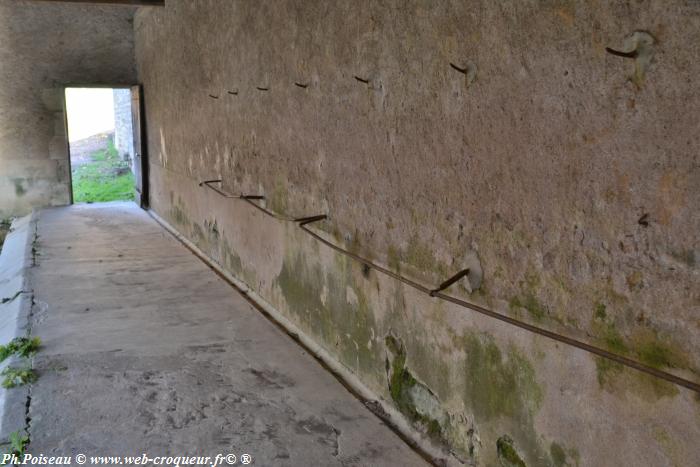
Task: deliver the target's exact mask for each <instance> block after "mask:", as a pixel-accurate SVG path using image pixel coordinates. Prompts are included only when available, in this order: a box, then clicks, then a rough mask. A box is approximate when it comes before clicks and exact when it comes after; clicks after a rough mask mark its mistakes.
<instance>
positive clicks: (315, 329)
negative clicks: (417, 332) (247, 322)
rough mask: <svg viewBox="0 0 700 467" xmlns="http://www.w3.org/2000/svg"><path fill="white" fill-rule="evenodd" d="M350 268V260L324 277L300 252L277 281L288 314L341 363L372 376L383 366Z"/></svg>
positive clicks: (368, 312) (285, 265)
mask: <svg viewBox="0 0 700 467" xmlns="http://www.w3.org/2000/svg"><path fill="white" fill-rule="evenodd" d="M351 267H353V265H352V264H350V263H348V262H347V261H346V262H344V263H342V264H341V265H340V268H339V269H340V271H334V272H328V273H324V271H322V269H321V267H320V266H318V265H315V266H313V267H309V265H308V264H307V262H306V260H305V259H304V258H303V256H302V255H301V254H293V255H291V257H288V258H287V259H285V261H284V263H283V265H282V270H281V272H280V274H279V276H278V277H277V281H276V282H277V285H278V286H279V288H280V290H281V292H282V295H283V296H284V298H285V301H286V302H287V306H288V308H289V311H290V313H292V314H293V315H295V316H296V318H297V320H299V321H300V322H301V323H302V324H303V326H304V328H305V329H309V330H311V332H312V333H313V334H314V335H316V336H317V337H320V338H321V339H322V341H323V343H324V344H325V345H327V346H329V347H330V348H334V349H335V350H336V352H337V353H338V355H339V357H340V360H341V361H342V362H343V364H345V365H347V366H348V367H350V368H354V369H356V370H358V371H359V372H360V374H362V375H365V376H367V377H371V376H372V375H376V374H377V364H378V363H379V362H381V358H380V357H379V354H378V349H377V346H376V345H374V344H373V336H374V335H375V333H376V324H375V321H374V315H373V313H372V311H371V310H370V308H369V304H368V302H367V298H366V296H365V294H364V292H363V290H362V289H361V288H359V287H358V286H357V285H356V284H355V281H354V279H353V277H352V274H351ZM358 267H359V266H358ZM322 296H323V297H326V299H325V303H324V301H323V300H322V299H321V297H322Z"/></svg>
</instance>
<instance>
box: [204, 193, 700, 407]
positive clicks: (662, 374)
mask: <svg viewBox="0 0 700 467" xmlns="http://www.w3.org/2000/svg"><path fill="white" fill-rule="evenodd" d="M209 182H221V181H220V180H213V181H212V180H210V181H209ZM202 185H206V186H209V187H210V188H212V189H214V187H212V186H210V185H209V184H208V183H207V182H202V183H200V186H202ZM215 191H217V192H218V193H220V194H223V192H220V191H219V190H216V189H215ZM224 196H225V195H224ZM228 197H233V198H236V197H235V196H228ZM239 198H240V197H239ZM241 199H243V200H244V201H247V202H248V203H249V204H250V205H252V206H254V207H256V208H257V209H259V210H261V211H263V212H264V213H266V214H268V215H270V216H272V217H274V218H276V219H280V220H288V221H292V222H298V223H299V227H300V228H301V229H302V230H304V231H305V232H306V233H308V234H309V235H311V236H312V237H313V238H315V239H316V240H318V241H319V242H321V243H323V244H324V245H326V246H327V247H329V248H331V249H333V250H335V251H337V252H339V253H342V254H344V255H345V256H348V257H350V258H353V259H354V260H356V261H358V262H360V263H362V264H364V265H365V266H367V267H369V268H371V269H374V270H375V271H379V272H381V273H382V274H385V275H387V276H389V277H391V278H393V279H396V280H398V281H400V282H402V283H404V284H406V285H408V286H410V287H413V288H414V289H416V290H419V291H420V292H423V293H425V294H427V295H430V296H431V297H436V298H441V299H443V300H445V301H448V302H450V303H453V304H455V305H459V306H461V307H463V308H467V309H469V310H472V311H475V312H477V313H480V314H482V315H485V316H488V317H490V318H494V319H497V320H499V321H502V322H504V323H508V324H511V325H513V326H515V327H518V328H520V329H524V330H526V331H529V332H532V333H534V334H537V335H540V336H544V337H547V338H549V339H552V340H554V341H557V342H561V343H563V344H567V345H570V346H572V347H575V348H578V349H581V350H584V351H586V352H589V353H592V354H594V355H597V356H599V357H603V358H607V359H609V360H612V361H614V362H617V363H619V364H621V365H624V366H627V367H629V368H633V369H635V370H637V371H641V372H642V373H646V374H649V375H651V376H654V377H657V378H659V379H663V380H666V381H668V382H670V383H673V384H677V385H678V386H682V387H684V388H687V389H690V390H691V391H695V392H697V393H699V394H700V384H698V383H694V382H693V381H690V380H687V379H685V378H681V377H679V376H676V375H674V374H671V373H668V372H666V371H662V370H658V369H656V368H653V367H650V366H648V365H644V364H643V363H640V362H638V361H636V360H632V359H631V358H627V357H623V356H621V355H618V354H615V353H612V352H609V351H607V350H605V349H602V348H600V347H596V346H594V345H590V344H587V343H585V342H582V341H579V340H577V339H573V338H571V337H567V336H564V335H562V334H557V333H555V332H552V331H549V330H547V329H544V328H541V327H539V326H535V325H532V324H529V323H526V322H524V321H520V320H518V319H515V318H512V317H510V316H507V315H503V314H501V313H497V312H495V311H493V310H489V309H488V308H484V307H482V306H480V305H477V304H475V303H471V302H468V301H466V300H462V299H460V298H457V297H453V296H451V295H447V294H445V293H443V292H442V290H444V289H446V288H447V287H449V286H451V285H452V284H454V283H455V282H457V281H458V280H459V279H461V278H462V277H464V276H466V275H467V274H469V269H464V270H462V271H460V272H458V273H457V274H455V275H454V276H452V277H450V278H449V279H447V280H446V281H444V282H443V283H441V284H440V285H439V286H438V287H437V288H432V289H431V288H429V287H426V286H424V285H422V284H420V283H418V282H416V281H413V280H411V279H409V278H407V277H404V276H402V275H400V274H397V273H395V272H393V271H390V270H389V269H386V268H384V267H382V266H380V265H378V264H375V263H373V262H372V261H370V260H368V259H366V258H363V257H361V256H359V255H356V254H355V253H352V252H350V251H348V250H345V249H343V248H341V247H339V246H337V245H335V244H333V243H332V242H330V241H328V240H326V239H325V238H323V237H322V236H321V235H319V234H317V233H316V232H314V231H312V230H310V229H309V228H308V227H307V226H308V225H309V224H311V223H313V222H318V221H321V220H324V219H327V216H326V215H319V216H311V217H305V218H298V219H293V218H287V217H280V216H278V215H276V214H275V213H273V212H271V211H268V210H267V209H265V208H263V207H261V206H259V205H257V204H255V203H253V202H252V201H250V200H248V199H245V198H241Z"/></svg>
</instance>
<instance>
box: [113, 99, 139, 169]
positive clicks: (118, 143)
mask: <svg viewBox="0 0 700 467" xmlns="http://www.w3.org/2000/svg"><path fill="white" fill-rule="evenodd" d="M114 146H115V147H116V148H117V151H118V152H119V155H120V156H122V157H123V158H124V160H127V161H133V159H134V133H133V130H132V121H131V91H130V90H129V89H115V90H114Z"/></svg>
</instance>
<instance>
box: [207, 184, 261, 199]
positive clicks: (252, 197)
mask: <svg viewBox="0 0 700 467" xmlns="http://www.w3.org/2000/svg"><path fill="white" fill-rule="evenodd" d="M212 183H221V180H205V181H203V182H200V184H199V186H205V185H206V186H208V187H209V188H211V189H212V190H214V191H215V192H217V193H218V194H220V195H221V196H223V197H224V198H231V199H246V200H247V199H265V197H264V196H262V195H232V194H229V193H226V192H225V191H223V190H221V189H219V188H217V187H215V186H212V185H211V184H212Z"/></svg>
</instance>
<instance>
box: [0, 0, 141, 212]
mask: <svg viewBox="0 0 700 467" xmlns="http://www.w3.org/2000/svg"><path fill="white" fill-rule="evenodd" d="M134 11H135V10H134V8H130V7H113V6H112V7H107V6H105V7H100V6H96V5H77V4H70V3H57V4H51V3H49V2H34V1H23V0H0V82H1V83H2V86H0V218H2V217H4V216H9V215H15V216H19V215H22V214H25V213H27V212H29V211H30V210H31V209H32V208H34V207H44V206H53V205H61V204H67V203H69V202H70V189H71V188H70V163H69V158H68V149H67V144H66V134H65V124H64V112H63V87H64V85H66V84H79V85H90V84H131V83H133V82H135V80H136V74H135V67H134V46H133V14H134Z"/></svg>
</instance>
